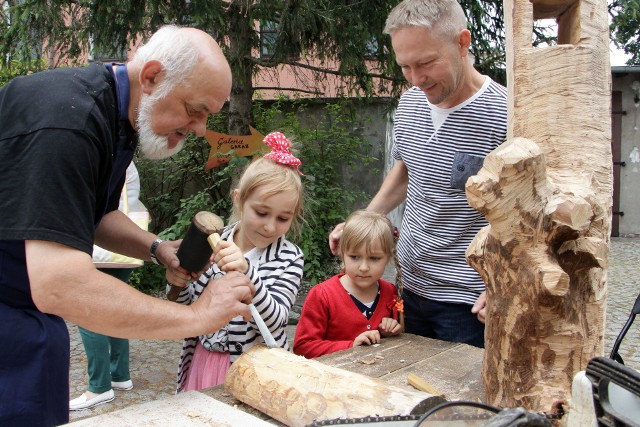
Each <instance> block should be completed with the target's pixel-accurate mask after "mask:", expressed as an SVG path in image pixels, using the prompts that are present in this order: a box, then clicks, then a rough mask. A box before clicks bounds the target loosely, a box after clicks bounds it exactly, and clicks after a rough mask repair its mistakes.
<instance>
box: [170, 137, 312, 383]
mask: <svg viewBox="0 0 640 427" xmlns="http://www.w3.org/2000/svg"><path fill="white" fill-rule="evenodd" d="M264 142H265V144H267V145H268V146H269V147H271V149H272V151H271V152H270V153H268V154H266V155H265V156H264V157H261V158H259V159H257V160H255V161H253V162H252V163H250V164H249V165H248V167H247V168H246V170H245V171H244V173H243V174H242V176H241V178H240V180H239V182H238V185H237V187H236V188H235V189H234V190H233V212H232V215H231V222H232V224H231V225H229V226H228V227H226V228H225V229H224V231H223V233H222V235H221V237H222V240H221V241H220V242H219V243H217V245H216V247H215V248H214V251H213V261H214V262H213V263H212V264H211V266H210V267H209V269H208V270H207V271H206V272H205V273H203V274H202V276H200V278H199V279H198V280H195V281H192V282H190V283H188V285H187V286H186V287H185V288H184V289H183V290H182V291H181V292H180V294H179V295H178V297H177V300H176V302H178V303H181V304H191V303H193V302H194V301H195V300H197V299H198V296H199V295H200V294H201V293H202V292H203V290H204V289H205V288H206V287H207V284H208V283H209V281H210V280H212V279H216V278H218V277H219V276H221V275H223V274H225V273H226V272H228V271H239V272H241V273H245V274H246V275H247V276H248V277H249V278H250V279H251V281H252V282H253V284H254V285H255V287H256V293H255V295H254V297H253V304H254V305H255V307H256V309H257V310H258V312H259V313H260V316H261V317H262V319H264V321H265V323H266V324H267V326H268V328H269V330H270V331H271V334H272V335H273V337H274V339H275V340H276V342H277V343H278V345H279V346H280V347H282V348H284V349H287V350H288V349H289V343H288V341H287V334H286V331H285V327H286V326H287V323H288V319H289V311H290V310H291V306H292V305H293V303H294V302H295V300H296V296H297V294H298V289H299V287H300V280H301V278H302V271H303V265H304V257H303V254H302V251H301V250H300V248H299V247H298V246H296V245H295V244H293V243H291V242H290V241H289V240H287V239H286V237H285V234H286V233H287V232H288V231H289V230H293V231H297V230H299V228H300V226H301V221H302V211H303V199H304V195H303V186H302V182H301V179H300V171H299V169H298V168H299V166H300V164H301V162H300V160H299V159H297V158H296V157H295V156H293V155H292V154H291V153H290V151H289V149H290V142H289V141H288V140H287V139H286V137H285V136H284V135H283V134H281V133H279V132H273V133H271V134H269V135H267V136H266V137H265V139H264ZM186 274H187V273H186V272H185V271H175V270H171V271H169V270H167V281H168V283H171V284H174V285H176V283H185V282H186V280H187V276H186ZM261 342H263V339H262V336H261V335H260V332H259V330H258V327H257V326H256V324H255V322H254V321H253V320H250V321H245V320H244V319H243V318H242V317H237V318H235V319H233V320H231V322H229V323H228V324H227V325H226V326H225V327H224V328H222V329H220V330H218V331H212V332H211V333H210V334H207V335H202V336H199V337H195V338H188V339H186V340H185V342H184V345H183V350H182V355H181V358H180V365H179V373H178V389H177V391H178V392H181V391H190V390H200V389H203V388H207V387H212V386H215V385H217V384H222V383H223V382H224V379H225V376H226V373H227V370H228V369H229V366H230V364H231V363H232V362H233V361H234V360H235V359H237V358H238V356H239V355H240V354H242V353H243V352H245V351H247V350H248V349H249V348H251V347H252V346H253V345H255V344H257V343H261Z"/></svg>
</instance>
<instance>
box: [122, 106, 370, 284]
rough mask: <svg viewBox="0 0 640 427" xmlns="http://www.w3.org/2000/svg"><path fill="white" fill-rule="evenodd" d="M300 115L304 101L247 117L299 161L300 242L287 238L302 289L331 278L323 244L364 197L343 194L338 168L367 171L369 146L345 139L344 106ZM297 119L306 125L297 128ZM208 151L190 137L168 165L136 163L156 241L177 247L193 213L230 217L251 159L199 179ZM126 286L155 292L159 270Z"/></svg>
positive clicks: (331, 260)
mask: <svg viewBox="0 0 640 427" xmlns="http://www.w3.org/2000/svg"><path fill="white" fill-rule="evenodd" d="M306 110H307V104H306V103H305V102H303V101H295V102H290V101H286V100H279V101H277V102H275V103H269V104H267V103H262V102H257V103H255V104H254V107H253V117H254V118H255V127H256V129H257V130H258V131H259V132H260V133H262V134H265V135H266V134H267V133H269V132H271V131H274V130H278V131H280V132H283V133H284V134H285V135H287V137H289V138H290V139H291V140H292V142H293V143H294V146H295V148H296V150H297V155H298V157H300V159H301V160H302V167H301V170H302V172H303V173H304V176H303V177H302V181H303V183H304V187H305V193H306V197H305V205H306V209H305V224H304V227H303V229H302V232H301V234H300V235H299V236H292V235H289V236H288V238H290V239H291V240H292V241H294V242H295V243H296V244H298V245H299V246H300V248H301V249H302V250H303V252H304V254H305V276H304V282H305V284H307V285H313V284H316V283H318V282H320V281H322V280H325V279H326V278H328V277H330V276H332V275H333V274H335V273H336V272H337V271H338V262H337V260H336V258H335V257H334V256H333V255H331V253H330V251H329V247H328V243H327V236H328V233H329V229H330V227H332V226H335V225H336V224H338V223H339V222H342V221H343V220H344V219H345V218H346V216H347V215H348V214H349V213H350V212H351V211H352V210H353V209H354V208H355V207H360V206H358V205H362V204H363V203H365V201H366V200H368V198H369V197H370V195H367V194H365V193H364V192H362V191H358V190H350V189H349V187H348V186H345V185H344V184H343V179H342V177H341V174H340V168H341V167H344V166H347V167H348V166H349V165H355V164H359V165H365V166H367V165H369V164H370V163H371V162H372V161H373V160H374V159H373V157H371V156H370V155H369V154H367V151H368V148H369V147H370V144H369V143H368V142H367V141H365V140H364V139H363V138H362V137H359V136H357V135H355V134H353V132H352V131H351V129H352V123H353V121H354V114H355V110H354V108H353V107H352V105H350V104H349V103H348V102H346V101H337V102H334V103H328V104H326V105H325V106H324V107H323V108H322V111H321V114H317V113H316V114H307V111H306ZM302 117H304V118H305V123H301V118H302ZM224 123H226V118H225V113H224V112H223V113H222V114H219V115H216V116H214V117H212V118H211V119H210V122H209V126H208V127H209V129H212V130H215V131H217V132H222V133H226V132H227V130H226V129H225V126H224ZM265 148H266V147H265ZM209 151H210V146H209V144H208V143H207V142H206V141H205V140H204V139H198V138H193V137H189V139H188V140H187V142H186V145H185V148H184V149H183V150H182V151H181V152H180V153H179V154H178V155H176V156H174V157H172V158H170V159H167V160H163V161H160V162H158V161H148V160H144V159H141V158H137V159H136V163H137V165H138V170H139V172H140V176H141V178H142V190H141V193H142V197H141V199H142V201H143V202H144V203H145V205H146V206H147V208H148V209H149V211H150V212H151V214H152V223H151V230H152V231H154V232H156V233H158V234H159V235H160V236H161V237H163V238H166V239H181V238H182V237H183V236H184V234H185V232H186V230H187V228H188V227H189V225H190V223H191V219H192V218H193V216H194V215H195V213H197V212H198V211H200V210H208V211H211V212H214V213H216V214H217V215H219V216H220V217H222V218H223V219H224V220H225V223H226V221H227V219H228V217H229V214H230V212H231V196H230V194H231V190H232V189H233V187H234V183H235V180H236V179H237V178H239V176H240V175H241V173H242V170H243V168H244V167H245V166H246V165H247V164H248V162H249V161H250V159H249V158H238V157H232V158H231V161H230V162H229V163H227V164H223V165H220V166H218V167H216V168H213V169H211V170H208V171H205V169H204V165H205V164H206V161H207V157H208V154H209ZM372 173H375V171H372ZM378 173H381V171H378ZM131 282H132V284H133V285H134V286H135V287H137V288H139V289H140V290H143V291H145V292H149V293H153V292H161V291H162V290H164V286H165V280H164V268H163V267H159V266H156V265H153V264H149V263H147V264H145V266H143V267H141V268H138V269H137V270H136V271H135V272H134V274H133V275H132V279H131Z"/></svg>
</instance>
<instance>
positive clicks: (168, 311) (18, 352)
mask: <svg viewBox="0 0 640 427" xmlns="http://www.w3.org/2000/svg"><path fill="white" fill-rule="evenodd" d="M230 90H231V71H230V68H229V64H228V63H227V61H226V59H225V57H224V55H223V53H222V51H221V49H220V47H219V46H218V44H217V43H216V42H215V40H213V39H212V38H211V37H210V36H209V35H208V34H206V33H204V32H202V31H200V30H196V29H193V28H178V27H175V26H167V27H163V28H161V29H160V30H159V31H158V32H157V33H155V34H154V35H153V36H152V37H151V39H149V42H148V43H147V44H146V45H144V46H142V47H140V48H139V49H138V50H137V51H136V53H135V55H134V57H133V58H132V60H131V61H130V62H129V63H127V64H107V65H105V64H102V63H94V64H92V65H89V66H87V67H82V68H67V69H56V70H50V71H44V72H41V73H36V74H32V75H29V76H25V77H18V78H15V79H13V80H12V81H11V82H9V83H8V84H6V85H5V86H4V87H2V88H1V89H0V123H1V124H2V125H1V126H0V194H1V197H0V362H1V363H0V425H3V426H13V425H21V426H25V425H29V426H49V425H59V424H64V423H67V422H68V420H69V415H68V414H69V412H68V411H69V334H68V330H67V327H66V324H65V322H64V319H66V320H68V321H70V322H73V323H75V324H77V325H79V326H82V327H83V328H85V329H89V330H91V331H94V332H97V333H101V334H104V335H109V336H113V337H120V338H147V339H177V338H184V337H191V336H198V335H202V334H205V333H207V332H210V331H211V330H215V329H218V328H220V327H222V326H224V325H225V324H226V323H227V322H228V321H229V320H231V319H232V318H234V317H235V316H237V315H242V316H245V318H248V317H249V316H250V312H249V309H248V306H247V304H246V303H248V302H250V301H251V297H252V294H253V293H254V292H255V289H254V288H253V286H252V284H251V283H250V281H249V280H248V279H247V278H246V276H245V275H241V274H237V275H236V274H227V275H226V276H225V277H224V278H222V279H219V280H218V281H217V282H218V283H216V286H208V287H207V290H206V292H205V293H204V294H203V295H201V297H200V298H199V300H198V302H197V303H196V304H193V305H189V306H185V305H180V304H174V303H171V302H168V301H163V300H160V299H157V298H153V297H150V296H147V295H144V294H142V293H140V292H138V291H136V290H134V289H133V288H131V287H129V286H127V285H126V284H125V283H123V282H120V281H118V280H117V279H115V278H114V277H112V276H109V275H107V274H104V273H102V272H100V271H98V270H97V269H96V268H95V266H94V264H93V262H92V260H91V254H92V250H93V245H94V243H95V244H97V245H99V246H101V247H103V248H105V249H108V250H110V251H113V252H117V253H121V254H124V255H128V256H132V257H135V258H139V259H143V260H147V261H153V262H156V263H159V264H164V265H165V266H170V267H173V268H176V267H177V266H178V265H179V261H178V259H177V257H176V255H175V252H176V249H177V247H178V245H179V242H170V241H166V242H163V241H161V240H160V239H158V236H156V235H154V234H152V233H149V232H147V231H144V230H142V229H140V228H139V227H138V226H137V225H136V224H134V223H133V222H132V221H130V220H129V218H128V217H127V216H126V215H124V214H123V213H122V212H120V211H119V210H118V202H119V198H120V193H121V190H122V186H123V182H124V178H125V172H126V169H127V166H128V165H129V163H130V162H131V160H132V158H133V154H134V151H135V150H136V147H137V145H138V141H139V145H140V151H141V153H142V154H143V155H144V156H146V157H149V158H154V159H160V158H164V157H167V156H170V155H172V154H174V153H176V152H178V151H179V150H180V148H181V146H182V144H183V141H184V139H185V137H186V136H187V135H188V134H189V133H195V134H196V135H198V136H202V135H204V133H205V126H206V121H207V117H208V115H209V114H212V113H217V112H219V111H220V109H221V108H222V106H223V104H224V103H225V101H226V99H227V98H228V96H229V93H230ZM205 294H206V295H205Z"/></svg>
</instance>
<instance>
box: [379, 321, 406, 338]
mask: <svg viewBox="0 0 640 427" xmlns="http://www.w3.org/2000/svg"><path fill="white" fill-rule="evenodd" d="M378 330H379V331H380V335H382V336H383V337H390V336H393V335H398V334H399V333H400V332H402V326H401V325H400V323H398V321H397V320H396V319H392V318H391V317H385V318H383V319H382V321H381V322H380V325H378Z"/></svg>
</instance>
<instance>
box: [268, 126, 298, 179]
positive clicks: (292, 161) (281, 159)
mask: <svg viewBox="0 0 640 427" xmlns="http://www.w3.org/2000/svg"><path fill="white" fill-rule="evenodd" d="M263 142H264V143H265V144H267V145H268V146H269V148H271V152H270V153H268V154H265V155H264V157H265V158H266V159H273V160H274V161H275V162H276V163H278V164H280V165H285V166H292V167H295V168H296V169H297V170H298V172H299V173H300V174H301V175H302V172H300V165H301V164H302V162H301V161H300V159H299V158H297V157H296V156H294V155H293V154H291V151H290V148H291V142H290V141H289V140H288V139H287V137H286V136H284V134H283V133H281V132H271V133H270V134H269V135H267V136H265V137H264V139H263Z"/></svg>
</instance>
